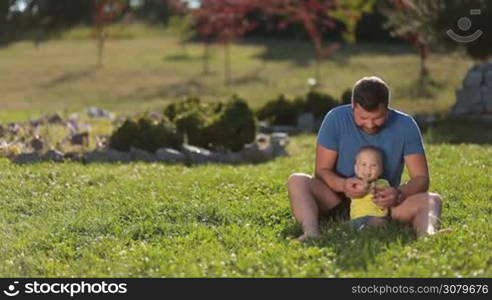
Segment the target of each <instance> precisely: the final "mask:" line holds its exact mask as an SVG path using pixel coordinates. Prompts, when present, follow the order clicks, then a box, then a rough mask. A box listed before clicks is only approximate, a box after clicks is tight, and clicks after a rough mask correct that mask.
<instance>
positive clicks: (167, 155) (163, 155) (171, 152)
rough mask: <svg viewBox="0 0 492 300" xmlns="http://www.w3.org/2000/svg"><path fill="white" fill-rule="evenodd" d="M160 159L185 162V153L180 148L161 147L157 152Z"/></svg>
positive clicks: (156, 154)
mask: <svg viewBox="0 0 492 300" xmlns="http://www.w3.org/2000/svg"><path fill="white" fill-rule="evenodd" d="M155 156H156V158H157V160H158V161H163V162H172V163H173V162H183V161H184V160H185V155H184V154H183V153H181V152H180V151H178V150H175V149H171V148H161V149H158V150H157V151H156V152H155Z"/></svg>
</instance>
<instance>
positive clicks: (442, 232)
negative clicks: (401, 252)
mask: <svg viewBox="0 0 492 300" xmlns="http://www.w3.org/2000/svg"><path fill="white" fill-rule="evenodd" d="M451 232H453V230H452V229H451V228H443V229H439V230H436V231H433V232H429V233H425V234H420V235H418V236H417V237H418V238H422V237H431V236H441V235H445V234H448V233H451Z"/></svg>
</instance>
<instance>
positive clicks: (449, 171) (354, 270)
mask: <svg viewBox="0 0 492 300" xmlns="http://www.w3.org/2000/svg"><path fill="white" fill-rule="evenodd" d="M313 143H314V136H312V135H308V136H300V137H295V138H294V140H293V143H292V144H291V145H290V147H289V152H290V154H291V156H289V157H284V158H280V159H278V160H276V161H273V162H270V163H266V164H262V165H246V166H239V167H238V166H217V165H207V166H199V167H193V168H189V167H184V166H170V165H162V164H144V163H138V164H127V165H120V164H116V165H87V166H84V165H80V164H75V163H70V164H47V163H45V164H37V165H33V166H29V167H26V166H15V165H13V164H11V163H10V162H9V161H7V160H5V159H3V160H0V167H1V168H2V172H1V173H0V182H1V185H2V193H1V195H0V205H1V207H2V210H1V211H0V215H1V218H0V220H1V221H0V222H1V223H0V227H1V232H0V239H1V240H2V243H1V245H0V261H1V262H2V263H1V264H0V275H1V276H67V277H69V276H95V277H98V276H101V277H105V276H135V277H145V276H156V277H160V276H166V277H167V276H169V277H174V276H207V277H211V276H214V277H215V276H247V277H249V276H251V277H258V276H280V277H283V276H310V277H311V276H314V277H317V276H323V277H324V276H342V277H347V276H368V277H372V276H389V277H398V276H444V277H461V276H471V277H474V276H480V277H483V276H491V275H492V252H491V251H490V250H491V248H492V242H491V239H490V233H491V232H492V226H491V222H490V214H491V212H492V204H491V197H492V189H491V188H490V177H489V176H487V175H486V174H487V172H488V171H489V170H490V168H491V167H492V159H491V158H492V149H491V148H490V147H481V146H476V145H460V146H452V145H440V146H435V145H430V146H428V155H429V159H430V161H431V171H432V175H433V180H432V187H431V189H432V190H433V191H436V192H439V193H441V194H442V195H443V196H444V198H445V200H444V211H443V224H444V226H445V227H450V228H452V229H453V233H452V234H449V235H446V236H442V237H432V238H427V239H420V240H416V239H415V237H414V235H413V233H412V232H411V231H410V230H409V229H408V228H405V227H402V226H397V225H394V226H391V227H390V229H388V230H385V231H377V230H374V231H367V232H364V233H354V232H352V231H350V230H349V229H348V228H346V227H345V226H344V223H343V222H334V221H332V220H330V219H326V220H324V222H323V223H322V224H323V238H322V239H321V240H320V241H317V242H314V243H312V244H307V245H304V244H300V243H298V242H296V241H295V240H293V238H294V237H295V236H296V235H298V234H299V233H300V228H299V227H298V226H297V225H296V224H295V222H294V220H293V219H292V217H291V215H290V210H289V204H288V200H287V195H286V189H285V181H286V178H287V177H288V175H289V174H290V173H291V172H293V171H303V172H312V165H313V159H314V157H313V151H312V150H313ZM450 166H454V167H453V168H450Z"/></svg>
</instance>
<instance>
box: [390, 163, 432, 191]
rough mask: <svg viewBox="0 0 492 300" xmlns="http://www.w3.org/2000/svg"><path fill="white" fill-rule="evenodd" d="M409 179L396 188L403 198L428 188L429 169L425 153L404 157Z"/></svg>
mask: <svg viewBox="0 0 492 300" xmlns="http://www.w3.org/2000/svg"><path fill="white" fill-rule="evenodd" d="M404 160H405V166H406V168H407V170H408V174H409V175H410V180H409V181H408V182H407V183H406V184H403V185H400V187H399V188H398V189H399V190H400V191H401V192H402V193H403V196H404V197H403V199H404V198H406V197H409V196H411V195H414V194H418V193H424V192H427V191H428V189H429V183H430V179H429V169H428V167H427V159H426V157H425V154H410V155H406V156H405V157H404Z"/></svg>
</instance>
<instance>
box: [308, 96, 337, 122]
mask: <svg viewBox="0 0 492 300" xmlns="http://www.w3.org/2000/svg"><path fill="white" fill-rule="evenodd" d="M337 105H338V102H337V101H336V100H335V99H334V98H333V97H332V96H330V95H328V94H323V93H320V92H316V91H311V92H309V93H308V94H307V95H306V100H305V104H304V111H305V112H310V113H312V114H313V115H314V117H315V118H316V119H320V118H323V117H324V116H325V115H326V113H327V112H328V111H329V110H331V109H332V108H334V107H336V106H337Z"/></svg>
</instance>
